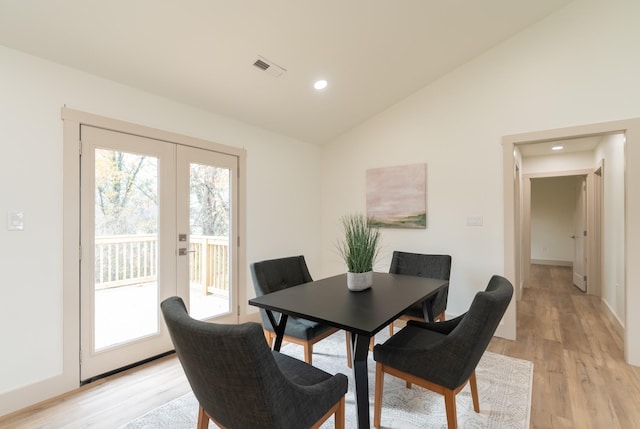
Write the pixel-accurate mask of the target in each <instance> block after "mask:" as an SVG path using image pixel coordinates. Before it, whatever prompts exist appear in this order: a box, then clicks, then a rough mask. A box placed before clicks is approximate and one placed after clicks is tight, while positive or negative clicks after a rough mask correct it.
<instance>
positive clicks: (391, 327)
mask: <svg viewBox="0 0 640 429" xmlns="http://www.w3.org/2000/svg"><path fill="white" fill-rule="evenodd" d="M389 335H393V322H391V324H390V325H389Z"/></svg>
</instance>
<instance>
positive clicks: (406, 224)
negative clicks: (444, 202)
mask: <svg viewBox="0 0 640 429" xmlns="http://www.w3.org/2000/svg"><path fill="white" fill-rule="evenodd" d="M367 216H368V217H369V218H370V219H371V222H372V223H373V224H374V225H375V226H378V227H381V228H426V227H427V165H426V164H411V165H402V166H397V167H384V168H373V169H370V170H367Z"/></svg>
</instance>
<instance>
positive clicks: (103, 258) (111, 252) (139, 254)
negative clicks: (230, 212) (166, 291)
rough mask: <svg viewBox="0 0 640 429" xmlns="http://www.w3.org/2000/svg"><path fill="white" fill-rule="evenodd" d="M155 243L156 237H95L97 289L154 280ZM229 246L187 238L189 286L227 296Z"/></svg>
mask: <svg viewBox="0 0 640 429" xmlns="http://www.w3.org/2000/svg"><path fill="white" fill-rule="evenodd" d="M157 241H158V238H157V235H156V234H147V235H116V236H105V237H100V236H98V237H96V240H95V245H96V247H95V260H96V262H95V287H96V290H98V289H106V288H112V287H120V286H129V285H133V284H139V283H150V282H155V281H157V275H158V274H157V265H158V264H157V248H158V247H157ZM228 243H229V242H228V239H227V238H226V237H213V236H204V235H192V236H191V237H190V249H189V250H192V251H193V252H192V253H189V255H190V260H189V266H190V281H191V285H192V286H199V287H201V288H202V289H203V291H204V292H205V293H209V291H212V292H217V293H223V294H226V293H228V291H229V244H228Z"/></svg>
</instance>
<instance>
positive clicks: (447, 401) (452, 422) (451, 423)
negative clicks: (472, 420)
mask: <svg viewBox="0 0 640 429" xmlns="http://www.w3.org/2000/svg"><path fill="white" fill-rule="evenodd" d="M444 407H445V409H446V410H447V427H448V428H449V429H458V415H457V414H456V412H457V411H456V394H455V392H454V391H453V390H450V389H445V391H444Z"/></svg>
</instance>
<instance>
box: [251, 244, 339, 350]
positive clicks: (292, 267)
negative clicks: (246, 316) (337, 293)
mask: <svg viewBox="0 0 640 429" xmlns="http://www.w3.org/2000/svg"><path fill="white" fill-rule="evenodd" d="M251 275H252V277H253V288H254V290H255V292H256V296H262V295H266V294H269V293H272V292H276V291H279V290H282V289H286V288H289V287H293V286H298V285H301V284H303V283H309V282H312V281H313V279H312V278H311V274H309V269H308V268H307V263H306V262H305V260H304V256H291V257H286V258H279V259H270V260H266V261H261V262H255V263H253V264H251ZM274 316H275V317H276V320H277V319H278V318H279V317H280V313H276V312H274ZM260 317H261V318H262V324H263V326H264V328H265V329H267V330H269V331H273V327H272V326H271V322H270V321H269V318H268V317H267V313H266V311H265V310H263V309H260ZM330 329H333V328H332V327H330V326H327V325H322V324H320V323H318V322H313V321H311V320H305V319H299V318H297V317H289V319H288V320H287V325H286V327H285V330H284V334H285V335H287V336H290V337H294V338H299V339H301V340H307V341H309V340H312V339H314V338H316V337H317V336H319V335H321V334H323V333H325V332H326V331H328V330H330Z"/></svg>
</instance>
